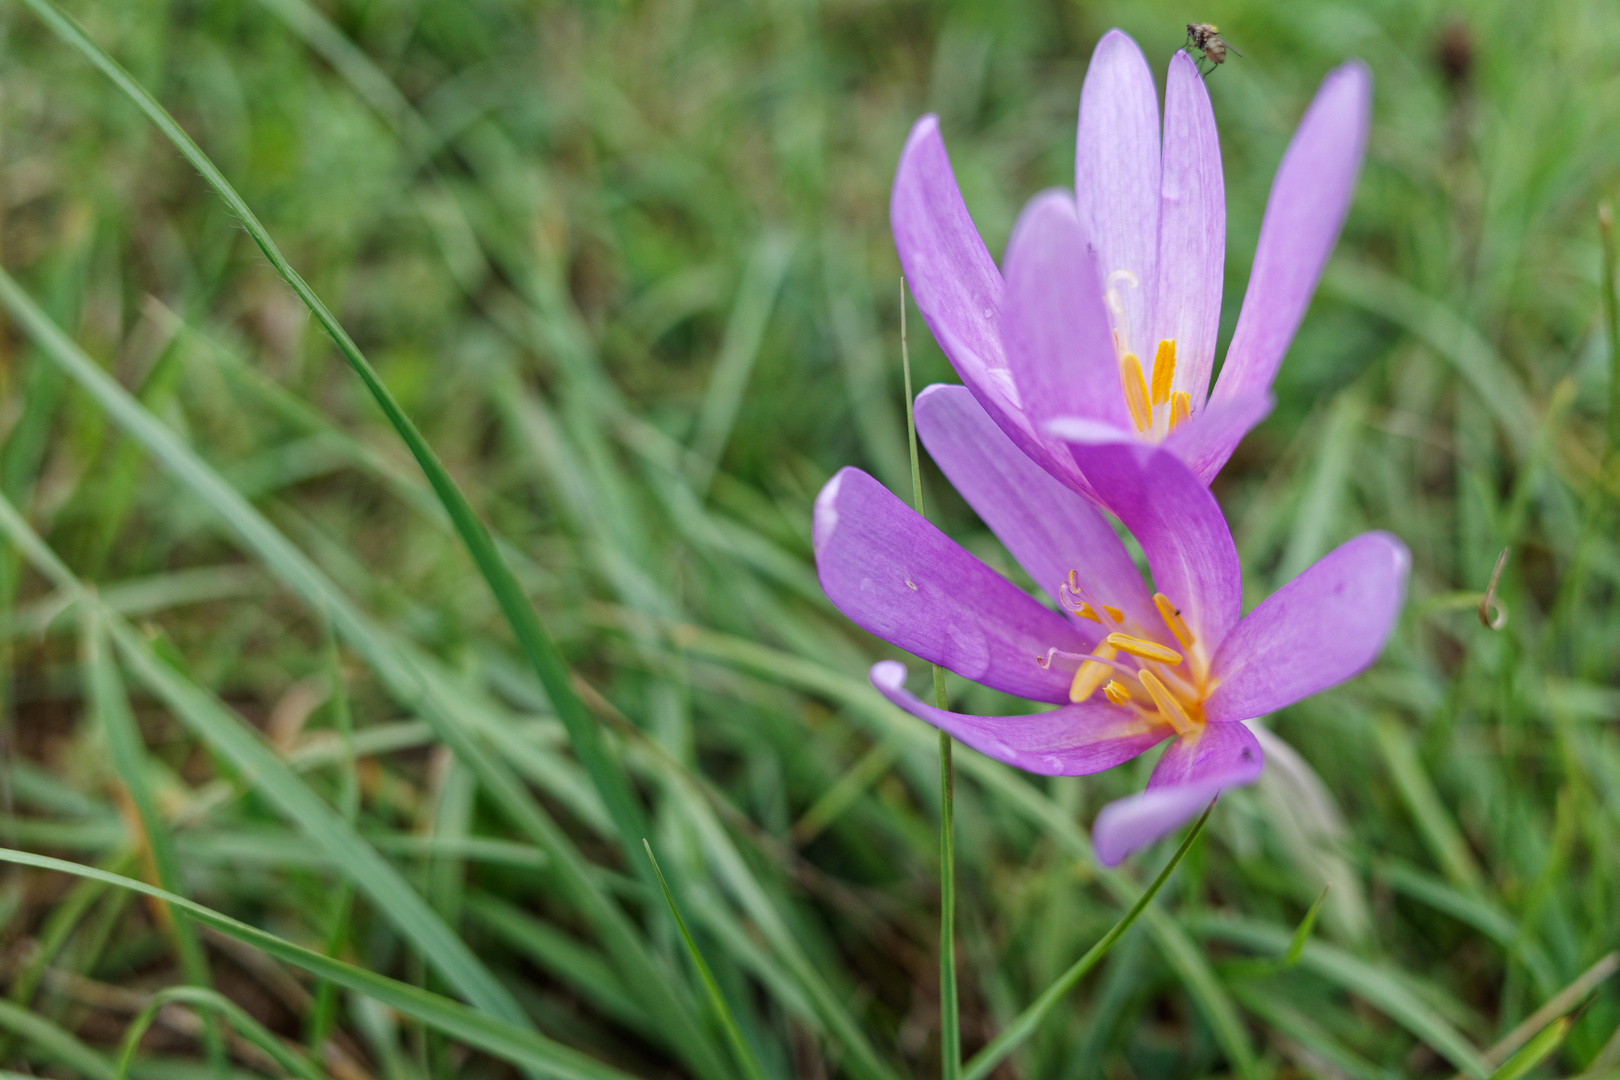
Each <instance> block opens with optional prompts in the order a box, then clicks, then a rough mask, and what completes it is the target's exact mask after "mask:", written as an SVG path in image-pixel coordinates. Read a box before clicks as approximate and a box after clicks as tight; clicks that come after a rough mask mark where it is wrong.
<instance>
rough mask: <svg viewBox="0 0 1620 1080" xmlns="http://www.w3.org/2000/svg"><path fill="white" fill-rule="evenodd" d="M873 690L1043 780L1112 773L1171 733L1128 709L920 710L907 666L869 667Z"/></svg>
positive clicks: (1093, 705) (1102, 705) (1092, 704)
mask: <svg viewBox="0 0 1620 1080" xmlns="http://www.w3.org/2000/svg"><path fill="white" fill-rule="evenodd" d="M871 679H872V685H873V686H875V687H877V688H878V690H880V691H882V693H883V696H884V697H886V698H888V699H889V700H890V701H892V702H894V703H895V704H896V705H898V706H900V707H901V708H902V709H904V710H906V712H908V713H910V714H911V715H913V716H915V717H917V718H919V719H921V720H926V721H927V722H928V723H930V724H932V725H934V726H935V727H937V728H939V729H940V730H941V731H944V732H945V733H946V734H948V735H950V736H951V737H952V738H954V739H956V740H958V741H960V742H963V743H966V744H967V745H968V746H971V747H972V748H973V749H975V750H977V751H978V752H979V753H981V754H984V755H986V756H987V757H993V758H995V759H996V760H997V761H1002V762H1006V763H1007V764H1008V765H1012V766H1015V767H1016V768H1020V769H1023V770H1024V771H1025V772H1032V773H1039V774H1041V775H1042V776H1088V775H1090V774H1091V773H1097V772H1102V771H1103V770H1104V769H1112V768H1113V767H1114V766H1115V765H1119V764H1121V763H1123V762H1126V761H1129V760H1131V759H1132V758H1134V757H1136V756H1137V755H1138V754H1141V753H1143V752H1145V751H1147V750H1150V749H1152V748H1153V747H1154V746H1157V745H1158V744H1159V743H1160V742H1162V741H1164V739H1165V738H1166V737H1167V736H1169V735H1171V734H1173V733H1174V732H1173V730H1172V728H1171V727H1170V725H1169V724H1162V723H1155V722H1153V721H1152V720H1151V719H1148V718H1144V717H1143V716H1142V715H1141V714H1139V713H1137V712H1136V711H1134V710H1131V709H1123V708H1120V707H1119V706H1117V705H1109V704H1107V703H1106V702H1102V701H1097V700H1093V701H1088V702H1086V703H1085V704H1083V705H1064V706H1062V707H1061V708H1057V709H1053V710H1052V711H1051V712H1044V713H1033V714H1031V715H1028V716H969V715H967V714H965V713H953V712H947V711H945V710H944V709H936V708H934V707H933V706H932V705H925V704H923V703H922V702H921V701H920V700H918V699H917V697H916V695H914V694H912V693H910V692H908V691H907V690H906V686H905V683H906V666H905V665H904V664H902V663H900V662H899V661H898V660H883V661H880V662H878V663H877V664H874V665H873V666H872V674H871Z"/></svg>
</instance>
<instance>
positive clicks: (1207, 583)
mask: <svg viewBox="0 0 1620 1080" xmlns="http://www.w3.org/2000/svg"><path fill="white" fill-rule="evenodd" d="M1059 430H1062V431H1065V432H1067V431H1068V429H1067V428H1060V429H1059ZM1068 447H1069V452H1070V453H1072V454H1073V455H1074V460H1075V463H1076V464H1078V465H1079V466H1080V471H1081V472H1083V473H1085V475H1086V479H1087V480H1088V481H1090V483H1091V486H1092V488H1093V489H1094V490H1095V491H1096V492H1097V496H1098V498H1099V499H1100V500H1101V501H1102V504H1103V505H1104V506H1105V507H1107V508H1108V509H1109V510H1110V511H1112V512H1113V514H1114V516H1116V517H1118V518H1119V520H1120V521H1122V522H1124V523H1125V527H1126V528H1127V529H1129V530H1130V531H1131V535H1132V536H1134V537H1136V541H1137V543H1139V544H1141V545H1142V552H1143V554H1145V555H1146V556H1147V561H1148V567H1149V568H1150V569H1151V570H1152V571H1153V584H1154V587H1155V588H1157V589H1158V591H1159V592H1162V593H1164V594H1165V595H1166V596H1168V597H1169V598H1170V600H1171V602H1172V603H1174V604H1176V605H1177V606H1178V608H1179V609H1180V611H1181V617H1182V619H1183V620H1185V621H1186V623H1187V625H1188V627H1189V628H1190V629H1191V630H1192V633H1193V637H1194V638H1195V639H1197V641H1198V643H1199V645H1198V647H1199V648H1201V649H1203V650H1204V655H1205V656H1210V657H1213V656H1214V654H1215V652H1216V650H1218V649H1219V648H1220V644H1221V640H1222V639H1223V638H1225V637H1226V635H1227V633H1228V631H1230V630H1231V629H1232V627H1233V626H1235V625H1237V621H1238V616H1239V615H1241V614H1242V613H1243V577H1242V568H1241V567H1240V566H1239V564H1238V555H1237V546H1236V545H1235V544H1233V543H1232V533H1231V531H1230V530H1229V529H1227V527H1226V518H1225V517H1223V516H1222V515H1221V508H1220V505H1219V504H1218V503H1216V501H1215V496H1213V495H1211V494H1210V493H1209V489H1208V488H1207V487H1205V486H1204V485H1203V483H1202V482H1201V481H1200V480H1199V479H1198V478H1197V477H1196V476H1194V475H1193V474H1192V472H1191V471H1190V470H1189V469H1188V468H1187V466H1185V465H1183V464H1182V463H1181V460H1180V459H1179V458H1177V457H1176V456H1175V455H1174V454H1172V453H1171V452H1170V451H1168V450H1165V449H1163V448H1160V447H1155V446H1150V445H1148V444H1146V443H1135V442H1098V443H1091V442H1083V441H1073V440H1072V436H1071V441H1069V442H1068Z"/></svg>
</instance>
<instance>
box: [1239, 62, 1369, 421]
mask: <svg viewBox="0 0 1620 1080" xmlns="http://www.w3.org/2000/svg"><path fill="white" fill-rule="evenodd" d="M1371 114H1372V75H1371V74H1370V73H1369V72H1368V71H1367V68H1366V66H1365V65H1363V64H1361V63H1360V62H1359V61H1351V62H1350V63H1348V64H1344V65H1342V66H1340V67H1339V68H1337V69H1335V70H1334V71H1332V72H1330V73H1329V74H1328V77H1327V78H1326V79H1324V80H1322V88H1321V89H1320V90H1318V91H1317V92H1316V99H1315V100H1314V101H1312V102H1311V106H1310V108H1309V109H1306V110H1305V117H1304V119H1302V120H1301V121H1300V122H1299V129H1298V130H1297V131H1295V132H1294V138H1293V141H1291V142H1290V143H1289V144H1288V151H1287V152H1286V153H1285V154H1283V159H1282V164H1281V165H1279V166H1278V167H1277V178H1276V179H1275V180H1274V181H1273V182H1272V185H1271V198H1270V200H1269V201H1268V202H1267V203H1266V216H1265V219H1264V221H1262V222H1261V225H1260V245H1259V247H1258V248H1257V249H1256V250H1255V253H1254V268H1253V270H1252V271H1251V272H1250V274H1249V289H1248V292H1247V293H1245V294H1244V297H1243V312H1242V314H1241V315H1240V316H1239V317H1238V324H1237V329H1236V330H1235V331H1234V332H1233V334H1232V343H1231V345H1230V346H1228V348H1227V350H1226V363H1225V365H1224V366H1223V367H1222V368H1221V377H1220V380H1219V381H1218V382H1217V383H1216V386H1215V393H1214V394H1213V395H1212V399H1213V400H1215V401H1230V400H1232V399H1234V398H1239V397H1247V396H1250V395H1253V394H1257V393H1260V392H1262V391H1264V390H1266V389H1267V388H1269V387H1270V386H1271V381H1272V379H1274V378H1275V377H1276V375H1277V367H1278V365H1280V364H1281V363H1282V358H1283V354H1284V353H1285V352H1287V351H1288V343H1289V342H1290V341H1291V340H1292V339H1293V337H1294V331H1295V330H1297V329H1299V322H1300V319H1302V318H1303V317H1304V315H1305V309H1306V307H1308V306H1309V304H1310V302H1311V294H1312V293H1314V292H1315V291H1316V282H1317V279H1318V278H1320V277H1321V276H1322V268H1323V267H1324V266H1325V265H1327V259H1328V255H1329V254H1330V253H1331V252H1332V251H1333V245H1334V243H1335V242H1336V241H1337V240H1338V238H1339V229H1340V227H1341V226H1342V225H1343V224H1344V217H1345V213H1346V212H1347V211H1348V210H1349V208H1350V198H1351V196H1352V195H1353V194H1354V193H1355V187H1356V176H1357V175H1358V174H1359V173H1360V171H1361V159H1362V154H1363V152H1364V151H1365V149H1366V146H1367V125H1368V121H1369V117H1370V116H1371Z"/></svg>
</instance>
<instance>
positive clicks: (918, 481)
mask: <svg viewBox="0 0 1620 1080" xmlns="http://www.w3.org/2000/svg"><path fill="white" fill-rule="evenodd" d="M900 366H901V369H902V370H903V371H904V372H905V376H906V438H907V439H908V440H909V441H910V443H911V501H912V505H913V506H914V507H915V508H916V510H917V514H918V516H919V517H921V516H923V490H922V468H921V466H919V465H918V463H917V417H916V412H915V410H914V409H913V407H912V397H911V351H910V348H909V346H908V345H907V344H906V279H905V278H901V279H900ZM932 667H933V669H934V704H935V705H936V706H938V707H939V708H941V709H943V708H945V706H946V699H945V669H944V668H942V667H940V666H939V665H938V664H934V665H932ZM955 833H956V775H955V772H954V770H953V768H952V764H951V737H950V736H949V735H947V734H945V732H943V731H941V732H940V733H939V1058H940V1070H939V1072H940V1076H941V1077H942V1078H943V1080H959V1078H960V1077H961V1075H962V1034H961V1020H960V1017H959V1008H958V1004H957V997H956V835H955Z"/></svg>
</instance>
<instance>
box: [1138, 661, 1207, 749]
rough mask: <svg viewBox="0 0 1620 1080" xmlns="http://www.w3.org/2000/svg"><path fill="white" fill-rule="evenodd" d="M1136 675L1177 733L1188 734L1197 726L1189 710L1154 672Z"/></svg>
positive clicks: (1160, 712) (1161, 713)
mask: <svg viewBox="0 0 1620 1080" xmlns="http://www.w3.org/2000/svg"><path fill="white" fill-rule="evenodd" d="M1136 677H1137V678H1139V679H1141V680H1142V685H1143V686H1145V687H1146V688H1147V692H1148V695H1149V696H1150V697H1152V698H1153V704H1155V705H1157V706H1158V707H1159V714H1160V715H1161V716H1163V717H1164V718H1165V719H1166V720H1168V721H1170V726H1171V727H1173V728H1175V729H1176V734H1177V735H1186V734H1188V733H1189V732H1191V731H1193V730H1194V729H1195V728H1196V727H1197V725H1195V724H1194V723H1193V718H1192V717H1190V716H1188V715H1187V710H1186V709H1183V708H1182V707H1181V702H1179V701H1177V700H1176V699H1175V695H1173V694H1172V693H1170V691H1168V690H1166V689H1165V688H1164V683H1162V682H1160V681H1159V680H1158V679H1157V678H1156V677H1155V676H1154V674H1153V672H1151V671H1143V672H1140V673H1138V674H1137V676H1136Z"/></svg>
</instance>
